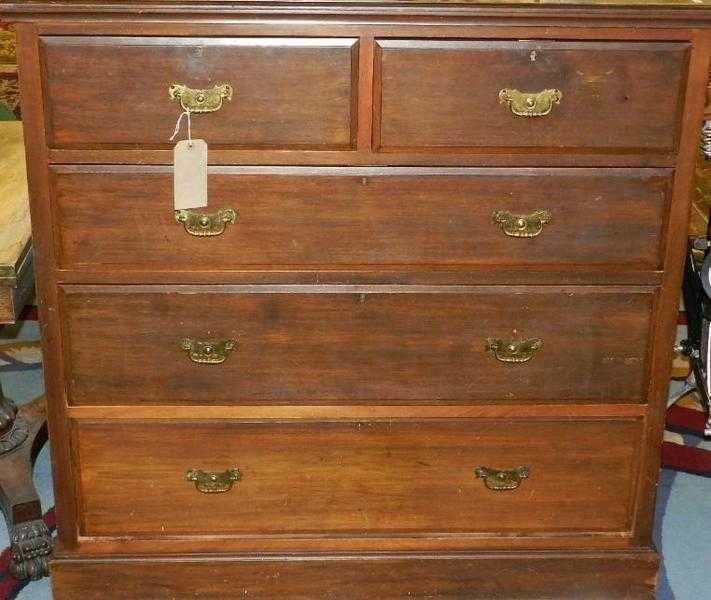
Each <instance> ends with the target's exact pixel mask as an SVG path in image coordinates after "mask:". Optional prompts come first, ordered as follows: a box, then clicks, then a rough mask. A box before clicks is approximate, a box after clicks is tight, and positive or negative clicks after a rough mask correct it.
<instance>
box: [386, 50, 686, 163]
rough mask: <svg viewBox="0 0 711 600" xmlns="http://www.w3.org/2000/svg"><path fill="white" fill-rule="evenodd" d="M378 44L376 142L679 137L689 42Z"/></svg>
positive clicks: (577, 146) (498, 143)
mask: <svg viewBox="0 0 711 600" xmlns="http://www.w3.org/2000/svg"><path fill="white" fill-rule="evenodd" d="M377 53H378V67H377V69H376V71H377V72H378V74H379V75H378V78H379V86H380V94H381V97H380V98H379V103H380V110H379V111H378V113H379V114H376V132H375V140H376V144H379V146H380V148H381V150H385V151H388V150H393V151H394V150H404V149H407V150H411V151H417V150H418V149H428V148H429V149H432V148H439V149H440V150H441V149H448V150H452V151H460V152H461V151H467V150H472V149H484V148H492V149H493V148H528V149H540V150H545V151H549V152H550V151H556V150H557V151H560V150H562V149H566V150H576V151H580V152H585V151H588V152H591V151H597V152H613V151H614V152H620V151H626V152H669V151H674V150H675V149H676V146H677V129H678V122H679V120H680V107H681V97H682V93H681V88H682V85H683V82H684V79H685V72H686V63H687V54H688V45H687V44H683V43H669V42H666V43H648V42H647V43H632V42H558V41H551V42H545V41H456V40H379V41H378V42H377ZM376 93H377V92H376ZM377 101H378V100H376V104H377ZM376 111H377V109H376ZM378 123H379V126H377V124H378ZM378 129H379V130H378Z"/></svg>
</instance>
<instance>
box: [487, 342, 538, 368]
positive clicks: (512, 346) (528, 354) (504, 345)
mask: <svg viewBox="0 0 711 600" xmlns="http://www.w3.org/2000/svg"><path fill="white" fill-rule="evenodd" d="M541 348H543V340H542V339H540V338H530V339H527V340H502V339H500V338H487V340H486V350H487V351H488V352H492V353H493V354H494V356H495V357H496V360H499V361H501V362H505V363H525V362H528V361H529V360H531V359H532V358H533V355H534V354H535V353H536V352H538V351H539V350H540V349H541Z"/></svg>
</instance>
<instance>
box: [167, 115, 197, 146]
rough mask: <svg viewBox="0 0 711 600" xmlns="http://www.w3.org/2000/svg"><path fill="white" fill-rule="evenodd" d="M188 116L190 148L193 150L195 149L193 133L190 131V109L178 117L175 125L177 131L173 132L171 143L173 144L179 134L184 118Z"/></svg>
mask: <svg viewBox="0 0 711 600" xmlns="http://www.w3.org/2000/svg"><path fill="white" fill-rule="evenodd" d="M185 116H187V117H188V146H190V147H191V148H192V147H193V137H192V132H191V130H190V111H189V110H188V109H185V111H184V112H181V113H180V116H179V117H178V122H177V123H176V124H175V131H173V135H171V136H170V141H171V142H172V141H173V140H174V139H175V138H176V136H177V135H178V133H179V132H180V124H181V123H182V122H183V117H185Z"/></svg>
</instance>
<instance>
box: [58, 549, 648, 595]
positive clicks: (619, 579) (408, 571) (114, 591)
mask: <svg viewBox="0 0 711 600" xmlns="http://www.w3.org/2000/svg"><path fill="white" fill-rule="evenodd" d="M656 570H657V559H656V556H655V555H654V554H653V553H651V552H639V553H624V554H623V553H610V554H608V555H584V554H575V553H571V554H548V555H546V554H530V555H525V554H521V555H500V554H499V555H497V554H490V555H486V556H483V555H479V556H472V555H463V556H413V557H407V558H397V557H393V556H384V557H383V556H381V557H368V556H363V557H361V556H353V557H341V558H333V557H328V558H326V557H320V556H314V557H298V556H297V557H294V556H289V557H258V558H252V559H242V560H239V559H233V560H230V559H227V560H224V559H221V560H215V559H209V560H203V561H198V560H195V559H187V560H185V559H184V560H180V561H177V560H172V561H171V560H164V561H161V560H156V559H153V560H147V559H140V558H139V559H133V560H126V561H106V560H101V561H80V560H59V561H55V562H54V563H53V566H52V586H53V589H54V597H55V599H56V600H75V599H76V598H83V599H85V600H123V599H124V598H151V600H193V599H194V598H224V599H225V600H237V599H240V600H241V599H242V598H245V597H246V598H252V599H255V600H273V599H274V598H280V599H283V600H344V599H346V598H347V599H348V600H373V599H375V598H377V599H378V600H411V599H413V598H414V599H417V600H420V599H425V598H426V599H427V600H511V598H520V599H533V598H546V599H547V600H570V599H571V598H576V600H600V599H601V598H605V600H622V599H624V600H651V598H653V597H654V582H655V574H656Z"/></svg>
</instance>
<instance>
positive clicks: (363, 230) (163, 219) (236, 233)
mask: <svg viewBox="0 0 711 600" xmlns="http://www.w3.org/2000/svg"><path fill="white" fill-rule="evenodd" d="M53 187H54V205H55V215H56V220H57V230H58V233H59V236H58V237H59V246H60V253H61V265H62V266H63V267H64V268H69V269H77V268H99V269H107V270H109V269H110V270H111V271H112V272H115V271H116V270H132V271H136V270H139V271H151V270H152V271H186V270H227V269H233V270H234V269H239V268H259V267H262V268H264V267H265V266H266V267H269V268H273V267H274V266H284V267H295V266H301V267H303V266H311V267H321V268H326V269H332V268H333V267H336V266H337V267H344V266H357V267H361V268H363V267H383V266H394V265H398V266H410V265H415V266H422V267H425V268H427V267H430V266H431V265H438V266H439V265H443V266H444V265H448V266H452V265H477V266H482V265H491V266H501V265H516V266H525V265H531V266H539V267H541V266H546V267H550V266H564V267H567V268H575V267H576V266H581V265H582V266H593V265H594V266H598V267H600V266H606V265H607V266H610V268H611V269H621V268H624V269H650V270H653V269H658V268H659V266H660V255H661V248H662V244H661V241H662V236H663V225H664V217H665V213H666V210H667V205H668V189H669V187H670V172H669V171H665V170H656V169H638V170H634V169H515V170H514V169H418V168H413V169H407V168H404V169H403V168H400V169H397V168H390V169H388V168H360V169H359V168H353V169H347V168H316V169H313V168H298V167H297V168H294V167H292V168H289V167H285V168H248V167H247V168H230V167H226V168H222V167H216V168H213V169H212V171H211V173H210V177H209V187H210V189H209V197H210V208H208V209H204V211H201V212H207V213H213V212H215V211H217V210H218V209H221V208H233V209H235V210H236V211H237V213H238V216H237V222H236V223H235V224H234V225H230V226H228V227H227V229H226V231H225V233H223V234H222V235H220V236H216V237H210V238H197V237H194V236H191V235H189V234H187V233H186V232H185V230H184V228H183V227H182V226H181V225H180V224H177V223H176V221H175V219H174V216H173V180H172V173H171V170H170V168H167V167H166V168H161V167H158V168H156V167H144V168H136V167H121V166H114V167H93V168H92V167H80V168H78V169H75V168H67V167H58V168H56V169H55V175H54V177H53ZM541 209H543V210H546V211H548V213H549V215H550V222H549V223H547V224H546V225H545V226H544V227H543V231H542V232H541V233H540V234H539V235H537V237H535V238H513V237H509V236H507V235H505V234H504V232H503V230H502V227H501V226H499V225H497V224H496V223H495V222H494V221H493V220H492V214H493V213H494V211H499V210H505V211H509V212H511V213H513V214H517V215H530V214H532V213H535V212H536V211H538V210H541Z"/></svg>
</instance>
